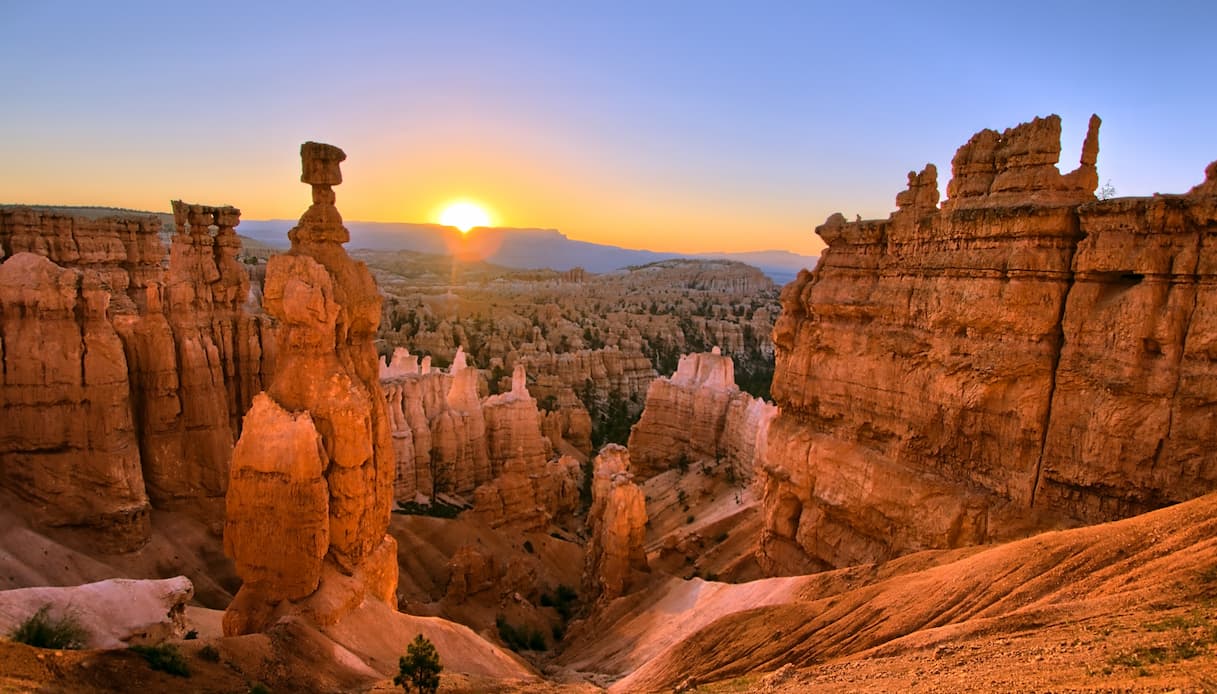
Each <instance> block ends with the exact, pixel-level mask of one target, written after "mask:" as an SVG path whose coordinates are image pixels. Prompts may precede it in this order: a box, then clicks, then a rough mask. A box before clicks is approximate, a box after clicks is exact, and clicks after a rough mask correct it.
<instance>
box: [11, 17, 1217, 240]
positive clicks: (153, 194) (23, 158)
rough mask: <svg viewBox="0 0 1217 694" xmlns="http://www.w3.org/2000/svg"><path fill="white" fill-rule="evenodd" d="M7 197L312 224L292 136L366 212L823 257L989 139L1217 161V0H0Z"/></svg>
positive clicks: (1122, 182)
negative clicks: (466, 206) (856, 223)
mask: <svg viewBox="0 0 1217 694" xmlns="http://www.w3.org/2000/svg"><path fill="white" fill-rule="evenodd" d="M0 27H3V28H4V35H5V38H4V40H3V41H0V95H3V96H2V97H0V203H30V204H65V205H108V206H116V207H129V208H134V209H147V210H164V211H167V210H168V208H169V204H168V201H169V200H170V199H174V198H182V199H185V200H187V201H190V202H197V203H203V204H231V205H236V206H237V207H240V208H241V209H242V211H243V217H244V218H246V219H272V218H275V219H290V218H296V217H298V216H299V215H300V213H301V212H302V211H303V210H304V209H305V208H306V207H307V205H308V203H309V193H308V190H307V188H306V187H305V186H304V185H303V184H301V183H300V182H299V166H300V164H299V145H300V143H301V142H304V141H306V140H316V141H321V142H328V143H331V144H335V145H338V146H339V147H342V148H343V149H344V150H345V151H346V153H347V161H346V162H345V163H344V164H343V174H344V183H343V185H342V186H341V187H339V188H338V189H337V193H338V207H339V209H340V210H341V212H342V214H343V216H344V217H345V218H346V219H347V220H360V221H407V222H427V221H436V219H437V218H438V215H439V211H440V209H441V208H442V206H443V205H444V204H445V203H446V202H447V201H450V200H454V199H470V200H475V201H478V202H479V203H481V204H482V205H484V206H485V207H486V208H487V209H488V211H489V212H490V214H491V216H492V219H493V221H494V223H495V224H497V225H501V226H516V227H542V228H556V229H559V230H560V231H562V232H563V233H565V234H566V235H567V236H570V237H572V238H576V239H581V240H587V241H593V242H598V243H609V244H613V245H618V246H624V247H628V248H647V249H651V250H657V251H683V252H702V251H744V250H762V249H786V250H791V251H795V252H799V253H808V254H815V253H817V252H818V251H819V250H820V249H821V248H822V247H823V244H822V243H821V242H820V241H819V239H818V238H816V236H815V234H814V231H813V230H814V228H815V226H816V225H818V224H820V223H822V222H823V221H824V219H825V218H827V217H828V215H830V214H831V213H833V212H838V211H840V212H843V213H845V214H846V216H847V217H849V218H851V219H852V218H853V216H854V215H855V214H861V215H862V216H863V217H866V218H874V217H886V216H887V215H888V214H889V213H890V212H891V211H892V210H893V209H894V198H895V195H896V193H897V192H899V191H900V190H902V189H903V188H904V186H905V177H906V173H907V172H908V171H909V170H912V169H920V168H921V167H922V166H924V165H925V164H926V163H927V162H933V163H935V164H937V166H938V168H939V171H940V177H939V178H940V180H939V184H940V188H941V189H942V190H944V191H945V188H946V182H947V179H948V178H949V171H950V160H951V157H952V156H953V155H954V152H955V150H956V148H958V147H959V145H961V144H963V143H964V142H966V141H967V139H968V138H969V137H970V136H971V135H972V133H974V132H976V131H978V130H981V129H983V128H995V129H998V130H1001V129H1004V128H1006V127H1010V126H1013V125H1016V124H1018V123H1020V122H1024V121H1027V120H1030V119H1031V118H1032V117H1034V116H1037V115H1047V114H1050V113H1057V114H1060V115H1061V117H1062V119H1063V123H1064V137H1063V140H1064V142H1063V151H1062V164H1061V168H1062V169H1063V170H1071V169H1072V168H1074V167H1075V166H1076V164H1077V159H1078V155H1079V153H1080V149H1081V142H1082V137H1083V134H1084V132H1085V127H1086V120H1087V118H1088V117H1089V116H1090V114H1091V113H1092V112H1093V113H1098V114H1099V115H1100V116H1101V117H1102V118H1103V127H1102V131H1101V134H1100V154H1099V175H1100V179H1101V180H1102V181H1104V182H1107V181H1110V182H1111V185H1112V186H1114V187H1115V189H1116V191H1117V193H1118V194H1120V195H1149V194H1152V193H1154V192H1163V193H1174V192H1184V191H1186V190H1187V189H1188V188H1190V187H1191V186H1193V185H1195V184H1197V183H1199V182H1200V181H1201V180H1202V179H1203V171H1204V166H1205V165H1206V164H1207V163H1208V162H1210V161H1212V160H1214V159H1217V115H1215V114H1217V89H1214V85H1215V84H1217V51H1214V50H1213V30H1214V28H1217V3H1212V2H1172V1H1171V0H1160V1H1159V2H1154V3H1145V2H1127V3H1126V2H1111V1H1109V2H1085V3H1083V2H1071V1H1069V0H1062V1H1059V2H1045V3H1036V2H1021V3H1011V2H1003V3H990V2H981V1H974V2H966V3H963V2H961V3H951V2H938V3H928V4H927V3H910V2H900V3H895V2H891V3H888V2H864V1H860V2H833V3H829V2H815V1H813V0H803V1H801V2H789V3H782V2H765V1H763V0H761V1H755V0H754V1H744V0H740V1H739V2H712V1H696V2H695V1H685V0H670V1H658V0H652V1H650V2H636V3H635V2H624V1H623V2H591V1H589V2H566V1H563V2H547V1H543V0H536V1H529V2H524V1H508V0H503V1H495V2H491V1H486V2H460V1H445V2H434V1H433V0H432V1H428V2H372V1H368V2H357V3H339V2H328V3H310V2H292V3H286V2H284V3H282V4H277V3H269V2H268V3H258V2H249V0H244V1H243V2H239V3H230V2H224V1H220V0H217V1H210V0H209V1H208V2H183V3H177V2H164V1H163V0H162V1H160V2H148V3H137V2H122V1H121V0H118V1H116V2H105V3H99V2H77V3H71V2H56V1H55V0H42V1H40V2H34V1H33V0H0Z"/></svg>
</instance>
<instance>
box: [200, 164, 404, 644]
mask: <svg viewBox="0 0 1217 694" xmlns="http://www.w3.org/2000/svg"><path fill="white" fill-rule="evenodd" d="M301 158H302V160H303V170H304V173H303V175H302V176H301V180H302V181H304V182H305V183H309V184H311V185H312V187H313V205H312V206H311V207H309V209H308V210H307V211H306V212H305V213H304V215H303V216H302V217H301V218H300V223H299V224H298V225H297V226H296V227H295V228H293V229H292V231H291V232H290V233H289V234H288V236H289V238H290V239H291V241H292V248H291V251H290V252H289V253H287V254H285V255H280V256H275V257H273V258H272V259H271V261H270V263H268V267H267V271H266V283H265V286H264V288H263V291H264V306H265V309H266V311H267V313H269V314H270V315H271V316H273V317H274V318H276V319H277V320H278V322H279V327H278V329H277V331H276V334H275V340H276V343H277V345H276V361H275V372H274V376H273V378H272V380H271V383H270V384H269V387H268V388H267V389H266V393H265V394H264V395H261V396H259V397H258V400H257V403H256V405H255V408H254V409H253V410H251V411H250V413H249V415H247V417H246V419H245V429H244V431H243V432H242V434H241V439H240V441H239V442H238V444H237V450H236V453H235V454H234V456H233V463H232V474H231V477H230V484H229V490H228V496H227V505H228V519H229V521H228V523H227V525H226V526H225V533H224V545H225V549H226V551H227V552H228V553H229V554H230V556H232V557H233V559H234V560H235V561H236V563H237V568H238V573H239V574H240V575H241V577H242V580H243V581H244V582H245V583H244V585H242V587H241V590H240V592H239V593H238V594H237V596H236V598H235V599H234V600H233V602H232V604H231V605H230V606H229V608H228V610H227V611H226V612H225V615H224V631H225V633H226V634H230V635H235V634H244V633H250V632H254V631H260V630H262V629H264V628H265V627H266V626H267V625H268V624H269V623H270V622H271V621H272V620H273V619H274V618H275V617H276V616H277V615H279V614H282V613H284V612H293V613H297V614H302V615H304V616H305V617H307V618H309V619H311V620H312V621H314V622H316V623H319V624H332V623H335V622H336V621H338V620H340V619H341V618H342V616H343V615H344V614H346V613H348V612H350V611H351V610H353V609H355V608H356V607H358V606H359V604H360V603H361V602H362V601H363V600H364V599H365V597H375V598H378V599H380V600H382V601H384V602H386V603H389V604H390V605H393V606H395V605H396V597H395V587H396V583H397V563H396V544H395V543H394V541H393V539H392V538H391V537H389V536H388V535H386V534H385V533H386V530H387V528H388V522H389V511H390V504H391V502H392V491H393V476H394V472H395V469H394V467H395V466H394V456H393V446H392V439H391V436H390V422H389V417H388V411H387V408H386V406H385V399H384V395H383V393H382V392H381V390H380V382H379V373H378V368H377V358H376V351H375V348H374V346H373V344H372V341H373V338H374V336H375V333H376V327H377V323H378V322H379V320H380V300H381V299H380V294H379V293H378V292H377V290H376V284H375V282H374V281H373V280H372V277H371V275H370V274H369V273H368V270H367V268H366V267H365V266H364V265H363V264H362V263H357V262H355V261H353V260H351V258H350V257H349V256H347V254H346V251H345V250H344V249H343V247H342V245H341V244H342V243H343V242H344V241H345V240H346V239H347V236H348V235H347V232H346V229H345V228H343V226H342V218H341V216H340V215H339V214H338V210H337V209H336V208H335V207H334V192H333V189H332V187H331V186H332V185H333V184H335V183H337V182H339V181H341V180H342V179H341V173H340V172H339V171H338V163H339V162H341V161H342V160H343V159H344V158H345V155H344V154H343V153H342V151H341V150H339V149H338V148H336V147H333V146H330V145H322V144H317V143H311V142H310V143H306V144H305V145H303V146H302V147H301ZM275 508H278V509H288V510H289V511H290V512H284V511H282V510H280V511H278V512H275V511H272V510H270V509H275ZM299 519H302V520H299Z"/></svg>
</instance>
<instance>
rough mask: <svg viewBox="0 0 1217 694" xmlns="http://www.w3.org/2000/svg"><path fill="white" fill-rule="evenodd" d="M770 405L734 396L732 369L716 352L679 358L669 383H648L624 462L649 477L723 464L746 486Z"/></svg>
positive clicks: (736, 390)
mask: <svg viewBox="0 0 1217 694" xmlns="http://www.w3.org/2000/svg"><path fill="white" fill-rule="evenodd" d="M776 414H777V408H776V407H774V406H773V405H771V404H769V403H767V402H765V401H764V400H761V399H759V398H754V397H752V396H751V395H748V394H747V393H744V392H742V391H740V389H739V387H738V386H736V385H735V365H734V363H733V362H732V361H731V357H729V356H726V355H723V354H722V353H721V352H720V351H719V349H718V348H717V347H715V348H714V349H713V350H712V351H711V352H709V353H702V354H687V355H685V356H682V357H681V358H680V363H679V364H678V366H677V368H676V373H674V374H672V377H671V378H657V379H655V380H654V381H651V387H650V388H649V389H648V390H647V401H646V407H645V408H644V409H643V411H642V418H641V419H639V420H638V423H637V424H635V425H634V428H633V429H632V430H631V431H630V441H629V449H630V459H631V460H632V461H633V465H634V469H635V471H636V472H637V473H638V474H639V475H645V476H650V475H654V474H656V473H659V472H662V471H664V470H667V469H669V468H671V467H673V466H675V465H677V464H678V463H681V462H683V463H684V464H686V465H687V464H689V463H697V462H702V461H710V462H718V461H722V462H725V463H726V465H727V467H728V469H729V470H730V473H729V474H730V475H731V476H732V477H733V478H734V479H738V480H740V481H743V482H748V481H751V480H752V478H753V471H754V470H755V469H756V468H757V467H758V465H760V463H761V461H762V459H763V455H764V452H765V439H766V436H767V434H768V429H769V422H770V421H771V420H772V419H773V417H774V416H775V415H776Z"/></svg>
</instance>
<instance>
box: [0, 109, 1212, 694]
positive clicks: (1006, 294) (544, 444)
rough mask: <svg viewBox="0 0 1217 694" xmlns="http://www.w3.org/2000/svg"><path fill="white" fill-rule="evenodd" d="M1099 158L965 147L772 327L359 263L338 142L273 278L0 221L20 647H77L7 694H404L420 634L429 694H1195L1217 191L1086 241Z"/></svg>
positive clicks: (826, 264) (871, 227) (845, 235)
mask: <svg viewBox="0 0 1217 694" xmlns="http://www.w3.org/2000/svg"><path fill="white" fill-rule="evenodd" d="M1099 127H1100V121H1099V119H1098V118H1097V117H1093V118H1092V119H1091V121H1090V123H1089V127H1088V130H1087V134H1086V136H1085V139H1084V141H1083V143H1082V149H1081V156H1080V163H1079V166H1078V167H1077V169H1076V170H1074V171H1072V172H1069V173H1065V174H1062V173H1060V171H1059V169H1058V168H1057V163H1058V161H1059V158H1060V152H1061V142H1060V140H1061V125H1060V119H1059V118H1057V117H1056V116H1049V117H1046V118H1037V119H1035V120H1033V121H1031V122H1029V123H1024V124H1022V125H1019V126H1016V127H1013V128H1010V129H1007V130H1005V131H1004V132H998V131H995V130H983V131H981V132H979V133H977V134H976V135H974V136H973V137H972V138H971V139H970V140H969V141H968V142H967V143H965V144H964V145H963V146H962V147H961V148H960V149H959V150H958V151H957V152H956V154H955V157H954V159H953V161H952V178H951V180H950V181H949V182H948V184H947V186H946V188H945V192H946V196H945V199H944V198H943V197H942V195H941V193H940V189H939V184H938V172H937V168H936V167H935V166H934V165H932V164H929V165H926V166H925V167H924V168H923V169H922V170H921V171H919V172H910V173H909V175H908V185H907V189H906V190H904V191H902V192H900V193H899V194H898V195H897V196H896V200H895V202H896V208H897V209H896V211H895V212H893V213H892V214H891V215H890V217H889V218H888V219H885V220H860V219H859V220H857V221H853V222H850V221H847V220H846V219H845V218H844V216H843V215H840V214H836V215H833V216H831V217H830V218H829V219H828V220H826V222H825V223H824V224H822V225H820V226H819V227H817V229H816V233H817V234H819V235H820V237H821V238H823V239H824V241H825V242H826V243H827V244H828V247H827V249H826V250H825V251H824V253H823V255H822V257H821V259H820V261H819V263H818V264H817V266H816V267H815V268H814V269H810V270H804V271H803V272H801V273H799V275H798V277H797V278H796V279H795V280H794V281H793V282H791V283H790V284H788V285H787V286H786V287H785V288H783V289H782V290H781V293H780V297H778V296H777V295H776V290H775V288H774V287H773V285H772V283H771V282H769V280H768V279H766V278H765V277H764V276H763V275H761V274H760V273H759V271H756V270H755V269H751V268H747V267H746V266H742V265H740V264H738V263H730V262H725V261H664V262H660V263H652V264H650V265H644V266H639V267H630V268H623V269H621V270H618V271H614V272H609V273H600V274H596V273H590V272H586V271H584V270H582V269H579V268H575V269H572V270H567V271H563V272H555V271H550V270H535V271H521V270H506V269H503V268H497V267H494V266H491V265H489V264H486V263H482V262H480V261H467V260H465V261H459V262H458V260H454V259H442V258H436V257H429V256H423V255H421V254H411V253H405V252H397V251H369V250H350V251H349V250H348V249H347V248H346V247H345V246H346V244H347V243H348V241H349V232H348V231H347V229H346V227H345V226H344V223H343V220H342V217H341V214H340V213H339V211H338V209H337V207H336V195H335V191H334V187H335V186H336V185H338V184H340V183H341V182H342V172H341V170H340V164H341V163H342V162H343V161H344V160H345V157H346V155H345V153H344V152H343V151H342V150H340V149H338V148H337V147H334V146H332V145H325V144H320V143H314V142H309V143H305V144H304V145H303V146H302V147H301V152H300V154H301V170H302V174H301V177H300V180H301V182H303V183H305V184H307V185H308V186H309V187H310V190H311V196H312V204H311V205H310V206H309V207H308V208H307V210H306V211H305V212H304V213H303V215H302V216H301V217H300V219H299V222H298V223H297V225H296V226H295V227H294V228H293V229H292V230H291V231H290V232H289V240H290V243H291V247H290V249H288V250H286V251H284V252H270V251H268V250H267V249H265V248H258V249H243V248H242V246H241V241H240V239H239V237H238V236H237V234H236V228H237V226H238V223H239V214H240V213H239V211H238V210H236V209H235V208H232V207H228V206H203V205H195V204H186V203H180V202H175V203H173V215H172V219H173V230H172V233H171V234H169V235H168V236H169V239H170V245H169V249H168V252H166V249H165V247H164V243H163V236H164V235H165V234H164V232H163V231H162V226H161V220H160V219H159V218H157V217H135V218H132V217H102V218H93V219H90V218H85V217H78V216H70V215H65V214H60V213H57V212H53V211H47V210H38V209H32V208H24V207H3V208H0V248H2V249H3V255H4V258H3V264H0V362H2V363H3V365H4V368H3V378H4V380H3V382H2V384H0V385H2V390H0V394H2V395H3V405H4V415H5V416H4V418H3V419H2V420H0V498H2V499H3V500H4V501H5V504H4V508H2V509H0V527H3V528H4V530H3V531H0V548H2V551H0V587H3V588H8V589H11V590H2V591H0V618H2V619H0V621H3V623H4V624H6V625H8V624H12V623H16V622H19V621H20V620H21V619H22V615H23V614H25V613H28V612H31V611H33V610H35V609H38V607H39V606H40V605H46V606H48V607H49V608H52V609H53V611H54V612H55V613H56V614H63V613H66V612H67V611H68V610H69V607H70V606H71V605H72V604H73V601H79V600H82V599H89V600H93V601H94V603H93V607H94V608H95V609H91V610H90V611H88V612H87V614H86V615H85V616H86V617H87V621H88V623H89V624H90V625H93V630H94V633H95V635H96V641H95V642H94V643H92V644H91V646H90V647H91V648H93V649H94V650H91V651H86V652H85V653H87V654H89V655H87V656H80V657H78V656H76V655H74V654H72V653H71V652H64V654H62V655H59V656H55V658H56V661H55V662H56V663H57V664H56V665H54V667H52V666H50V665H48V664H47V663H46V660H45V659H44V658H39V657H37V656H38V655H39V654H38V653H37V651H36V650H35V649H32V648H30V647H28V646H24V645H21V644H16V643H12V642H9V641H6V640H3V639H0V666H3V667H0V673H6V674H0V685H3V686H11V687H13V688H17V689H21V688H36V687H38V686H41V685H44V684H48V683H51V684H55V685H56V686H61V687H63V688H65V689H68V690H78V691H115V690H119V689H121V687H123V686H127V685H129V684H130V683H131V682H140V683H141V687H142V688H147V689H149V690H150V691H159V690H172V689H174V688H175V687H176V688H178V689H180V687H181V684H180V682H175V681H174V680H173V678H170V677H169V676H168V675H164V674H163V673H151V674H149V671H148V670H147V668H146V667H143V668H142V669H138V668H136V667H135V665H141V666H142V661H139V662H137V663H134V664H133V661H132V659H131V657H129V656H128V655H127V654H125V652H124V650H123V646H125V645H129V644H139V643H173V644H176V646H177V647H180V648H181V649H182V651H183V652H184V653H186V655H187V657H188V658H189V659H190V662H191V666H192V668H193V669H194V670H195V672H196V674H195V678H196V679H194V680H193V684H199V686H207V687H211V688H212V689H214V690H215V691H247V690H248V689H249V688H250V687H251V686H252V685H253V683H255V682H259V683H266V684H269V685H271V686H272V687H273V688H274V689H276V690H278V689H285V690H293V689H294V690H310V691H314V690H315V691H386V690H387V688H388V681H389V679H390V678H391V676H392V675H393V674H395V673H396V672H397V669H396V668H397V658H398V657H399V656H400V655H402V654H403V653H404V652H405V644H406V643H408V642H409V641H410V639H412V638H413V637H414V636H415V635H416V634H423V635H425V636H426V637H427V638H428V639H430V640H431V641H432V642H433V643H434V644H435V645H436V647H437V649H438V650H439V652H440V655H441V657H442V658H443V662H444V665H445V671H444V674H443V689H442V691H504V692H506V691H553V692H558V691H571V692H585V691H602V690H604V689H607V690H609V691H614V692H635V691H646V692H650V691H772V692H786V691H790V692H794V691H817V690H823V691H836V690H840V689H850V690H858V691H890V690H891V689H895V688H899V689H910V690H916V691H921V690H933V689H934V688H935V687H940V688H947V689H953V690H1006V689H1018V688H1021V687H1024V686H1034V687H1036V688H1041V689H1073V688H1078V689H1127V688H1133V689H1135V688H1140V687H1152V688H1161V689H1171V688H1180V689H1183V690H1189V688H1201V689H1202V688H1203V687H1205V686H1207V684H1206V683H1208V682H1211V681H1217V679H1215V678H1217V658H1214V657H1213V654H1214V649H1217V640H1214V638H1213V637H1212V634H1213V633H1217V632H1215V631H1214V629H1215V628H1217V623H1214V622H1213V621H1212V616H1211V610H1210V609H1209V608H1210V607H1211V604H1210V603H1211V599H1212V597H1213V594H1214V577H1213V567H1214V566H1215V565H1217V550H1215V547H1217V544H1214V542H1213V538H1214V537H1215V536H1217V535H1215V534H1214V533H1215V532H1217V527H1215V526H1214V523H1213V521H1212V519H1213V517H1214V516H1213V513H1212V511H1213V509H1212V507H1213V505H1214V503H1217V501H1215V500H1214V499H1215V498H1217V497H1215V495H1213V494H1211V493H1210V492H1211V491H1213V489H1214V487H1217V449H1214V447H1213V446H1212V442H1213V440H1214V437H1215V436H1217V431H1215V430H1214V427H1215V426H1217V424H1214V422H1217V410H1214V407H1217V406H1215V405H1214V403H1215V402H1217V394H1214V393H1213V392H1212V391H1213V389H1214V388H1215V387H1217V386H1214V383H1217V380H1215V379H1214V376H1215V375H1217V374H1215V373H1214V369H1215V368H1217V367H1215V365H1214V360H1215V359H1217V350H1215V349H1214V347H1213V345H1212V342H1213V340H1214V337H1213V336H1212V334H1211V333H1212V330H1211V329H1210V326H1211V325H1213V324H1214V323H1213V321H1212V320H1210V318H1211V316H1210V315H1209V314H1210V312H1211V311H1212V310H1213V306H1214V299H1215V296H1217V295H1214V293H1213V287H1214V286H1217V281H1215V279H1214V267H1217V266H1215V264H1214V263H1217V255H1214V253H1215V252H1214V250H1213V239H1214V238H1217V162H1214V163H1213V164H1211V165H1210V166H1209V167H1208V168H1207V169H1206V171H1205V180H1204V181H1203V182H1202V183H1200V184H1199V185H1197V186H1196V187H1194V188H1192V189H1191V190H1190V191H1188V192H1186V193H1183V194H1176V195H1155V196H1153V197H1148V198H1113V199H1104V200H1099V199H1097V198H1096V197H1095V195H1094V192H1095V190H1096V188H1097V187H1098V174H1097V169H1096V165H1097V160H1098V152H1099ZM775 300H780V313H779V310H778V306H779V304H778V303H775ZM770 334H772V338H770ZM769 359H772V360H773V363H772V366H770V365H768V360H769ZM770 368H772V369H773V372H772V379H771V380H769V379H768V373H769V369H770ZM758 378H759V379H763V380H765V381H766V382H765V384H764V387H763V388H753V387H752V386H754V385H755V384H756V381H757V379H758ZM770 394H771V395H772V402H770V401H769V399H768V397H767V396H768V395H770ZM183 576H184V577H185V578H183ZM77 584H84V585H79V586H77ZM56 586H59V587H56ZM31 591H32V592H31ZM79 596H99V597H96V598H81V597H79ZM116 600H138V601H139V606H140V609H139V610H138V611H133V612H132V613H131V614H129V615H126V617H127V619H113V620H112V621H111V622H107V619H106V616H105V615H106V610H114V609H115V608H114V607H113V606H112V603H113V602H114V601H116ZM188 631H189V632H193V633H194V635H195V636H197V639H192V638H191V637H189V636H187V635H186V633H187V632H188ZM203 648H210V649H212V651H211V652H214V653H217V654H218V655H217V656H216V657H217V658H218V660H215V661H211V660H208V658H210V657H211V656H206V657H205V656H203V655H201V654H202V649H203ZM136 660H138V659H136ZM1015 663H1017V667H1013V665H1014V664H1015ZM10 673H11V674H10Z"/></svg>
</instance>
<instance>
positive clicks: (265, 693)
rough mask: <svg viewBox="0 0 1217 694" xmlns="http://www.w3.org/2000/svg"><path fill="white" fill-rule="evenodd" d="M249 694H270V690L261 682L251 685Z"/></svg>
mask: <svg viewBox="0 0 1217 694" xmlns="http://www.w3.org/2000/svg"><path fill="white" fill-rule="evenodd" d="M249 694H270V688H269V687H267V686H266V685H265V684H262V683H261V682H254V683H253V684H251V685H249Z"/></svg>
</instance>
